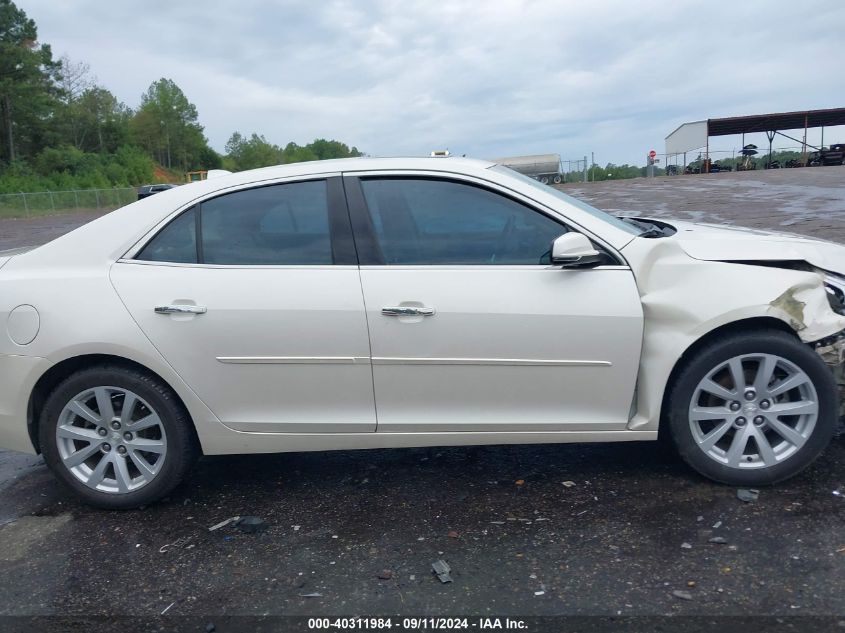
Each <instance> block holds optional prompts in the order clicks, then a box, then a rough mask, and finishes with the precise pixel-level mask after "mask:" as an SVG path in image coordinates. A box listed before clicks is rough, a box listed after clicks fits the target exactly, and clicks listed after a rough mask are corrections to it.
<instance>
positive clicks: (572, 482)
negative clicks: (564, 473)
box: [561, 481, 575, 488]
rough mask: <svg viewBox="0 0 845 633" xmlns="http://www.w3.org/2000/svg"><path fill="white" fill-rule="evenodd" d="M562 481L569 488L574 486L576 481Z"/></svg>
mask: <svg viewBox="0 0 845 633" xmlns="http://www.w3.org/2000/svg"><path fill="white" fill-rule="evenodd" d="M561 483H562V484H563V485H564V486H565V487H567V488H572V487H573V486H574V485H575V482H574V481H562V482H561Z"/></svg>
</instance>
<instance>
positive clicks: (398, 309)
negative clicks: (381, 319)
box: [381, 306, 434, 316]
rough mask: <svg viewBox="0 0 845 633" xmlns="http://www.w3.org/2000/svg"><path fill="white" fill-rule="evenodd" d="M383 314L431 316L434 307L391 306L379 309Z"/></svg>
mask: <svg viewBox="0 0 845 633" xmlns="http://www.w3.org/2000/svg"><path fill="white" fill-rule="evenodd" d="M381 313H382V314H383V315H385V316H432V315H433V314H434V308H425V307H423V308H416V307H413V306H393V307H386V308H382V309H381Z"/></svg>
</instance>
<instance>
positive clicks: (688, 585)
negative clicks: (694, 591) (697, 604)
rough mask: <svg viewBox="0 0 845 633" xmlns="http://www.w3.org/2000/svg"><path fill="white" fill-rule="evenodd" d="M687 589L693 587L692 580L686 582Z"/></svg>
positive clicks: (693, 582)
mask: <svg viewBox="0 0 845 633" xmlns="http://www.w3.org/2000/svg"><path fill="white" fill-rule="evenodd" d="M687 587H695V581H694V580H688V581H687Z"/></svg>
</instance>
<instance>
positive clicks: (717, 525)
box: [713, 521, 722, 530]
mask: <svg viewBox="0 0 845 633" xmlns="http://www.w3.org/2000/svg"><path fill="white" fill-rule="evenodd" d="M720 527H722V522H721V521H716V522H715V523H714V524H713V529H714V530H718V529H719V528H720Z"/></svg>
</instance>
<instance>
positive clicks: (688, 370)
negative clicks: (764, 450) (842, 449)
mask: <svg viewBox="0 0 845 633" xmlns="http://www.w3.org/2000/svg"><path fill="white" fill-rule="evenodd" d="M744 354H774V355H777V356H780V357H782V358H784V359H786V360H788V361H790V362H791V363H794V364H795V365H797V366H798V368H799V369H801V370H802V371H803V372H804V373H806V374H807V376H808V377H809V378H810V381H811V382H812V384H813V386H814V387H815V390H816V394H817V396H818V401H819V402H818V404H819V410H818V418H817V420H816V424H815V427H814V428H813V430H812V432H811V434H810V436H809V438H808V439H807V440H806V443H805V444H804V445H803V446H802V447H801V448H800V449H798V450H797V451H796V452H795V453H794V454H792V455H791V456H789V457H787V458H785V459H784V460H783V461H782V462H780V463H778V464H776V465H774V466H769V467H761V468H755V469H741V468H733V467H730V466H728V465H726V464H722V463H720V462H718V461H716V459H714V458H711V457H709V456H708V455H707V454H706V453H705V452H704V451H703V450H702V449H701V448H700V447H699V445H698V444H697V443H696V441H695V439H694V437H693V432H692V430H691V428H690V421H689V407H690V403H691V401H692V398H693V395H694V393H695V390H696V388H697V387H698V384H699V382H700V381H701V380H702V379H703V378H704V377H705V376H706V375H707V374H708V372H710V371H712V370H713V369H714V368H716V367H718V366H719V365H720V364H721V363H724V362H725V361H727V360H729V359H731V358H734V357H736V356H740V355H744ZM838 410H839V397H838V387H837V384H836V380H835V379H834V376H833V373H832V372H831V371H830V369H829V368H828V367H827V365H826V364H825V363H824V361H822V359H821V358H820V357H819V356H818V355H817V354H816V353H815V352H814V351H813V350H812V349H811V348H810V347H809V346H807V345H806V344H804V343H802V342H801V341H800V340H799V339H798V338H796V337H795V336H793V335H790V334H788V333H787V332H781V331H778V330H760V331H756V332H743V333H737V334H730V335H726V336H724V337H722V338H718V339H715V340H713V341H711V342H709V343H708V344H706V345H705V346H704V347H702V348H700V349H698V350H697V351H696V352H695V353H694V355H693V356H691V357H690V358H689V359H687V360H685V361H683V365H682V366H681V367H680V368H679V372H678V374H677V378H676V379H675V381H674V384H673V385H671V386H670V392H669V397H668V400H667V414H666V417H665V419H664V424H665V425H667V426H668V430H669V432H670V435H671V437H672V441H673V443H674V445H675V447H676V449H677V451H678V453H679V454H680V456H681V458H682V459H683V460H684V461H685V462H686V463H687V464H689V465H690V466H691V467H692V468H693V469H695V470H696V471H698V472H699V473H700V474H702V475H704V476H705V477H708V478H709V479H713V480H715V481H718V482H721V483H725V484H729V485H734V486H763V485H770V484H774V483H777V482H779V481H783V480H785V479H789V478H790V477H793V476H795V475H797V474H798V473H800V472H801V471H802V470H804V469H805V468H806V467H807V466H809V465H810V464H811V463H812V462H813V461H814V460H815V459H816V458H817V457H818V456H819V455H820V454H821V453H822V451H824V449H825V448H826V447H827V445H828V443H829V442H830V440H831V438H832V437H833V435H834V433H835V431H836V427H837V424H838Z"/></svg>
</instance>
